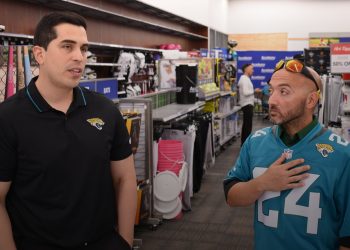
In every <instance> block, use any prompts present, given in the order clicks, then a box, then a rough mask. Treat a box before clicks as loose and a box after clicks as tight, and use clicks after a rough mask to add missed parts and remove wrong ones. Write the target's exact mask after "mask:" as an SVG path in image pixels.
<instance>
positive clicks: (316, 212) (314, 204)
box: [253, 167, 322, 234]
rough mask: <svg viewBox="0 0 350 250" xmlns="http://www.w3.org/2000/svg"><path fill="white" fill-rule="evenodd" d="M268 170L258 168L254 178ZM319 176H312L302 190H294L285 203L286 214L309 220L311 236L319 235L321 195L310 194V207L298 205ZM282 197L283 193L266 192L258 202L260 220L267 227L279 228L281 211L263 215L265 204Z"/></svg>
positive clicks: (308, 226) (254, 171) (255, 170)
mask: <svg viewBox="0 0 350 250" xmlns="http://www.w3.org/2000/svg"><path fill="white" fill-rule="evenodd" d="M266 170H267V168H261V167H256V168H254V170H253V176H254V178H256V177H258V176H260V175H262V174H263V173H264V172H265V171H266ZM318 177H319V175H317V174H310V175H309V177H308V178H307V179H306V180H305V185H304V186H303V187H300V188H294V189H292V190H291V191H290V193H289V194H288V195H287V196H286V199H285V203H284V213H285V214H290V215H298V216H303V217H306V218H307V228H306V232H307V233H309V234H317V228H318V220H319V219H320V218H321V214H322V208H320V207H319V206H320V194H319V193H314V192H310V196H309V206H301V205H297V201H298V200H299V199H300V198H301V196H302V195H303V194H304V193H305V192H306V191H307V189H308V188H309V187H310V186H311V185H312V183H314V182H315V181H316V180H317V178H318ZM280 195H281V192H271V191H267V192H265V193H264V194H263V195H262V196H261V197H260V198H259V200H258V220H259V221H260V222H262V223H264V225H265V226H269V227H274V228H277V226H278V214H279V211H276V210H269V211H268V214H267V215H265V214H264V213H263V202H264V201H266V200H269V199H272V198H275V197H278V196H280Z"/></svg>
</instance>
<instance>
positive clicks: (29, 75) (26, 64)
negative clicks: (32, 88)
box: [23, 46, 33, 86]
mask: <svg viewBox="0 0 350 250" xmlns="http://www.w3.org/2000/svg"><path fill="white" fill-rule="evenodd" d="M23 54H24V75H25V81H26V86H28V84H29V83H30V81H31V79H32V77H33V74H32V70H31V68H30V59H29V52H28V46H23Z"/></svg>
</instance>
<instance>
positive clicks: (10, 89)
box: [5, 45, 15, 99]
mask: <svg viewBox="0 0 350 250" xmlns="http://www.w3.org/2000/svg"><path fill="white" fill-rule="evenodd" d="M13 50H14V49H13V46H12V45H10V46H9V47H8V60H7V75H6V85H5V99H6V98H9V97H11V96H12V95H13V94H14V93H15V82H14V79H13V76H14V68H13V54H14V52H13Z"/></svg>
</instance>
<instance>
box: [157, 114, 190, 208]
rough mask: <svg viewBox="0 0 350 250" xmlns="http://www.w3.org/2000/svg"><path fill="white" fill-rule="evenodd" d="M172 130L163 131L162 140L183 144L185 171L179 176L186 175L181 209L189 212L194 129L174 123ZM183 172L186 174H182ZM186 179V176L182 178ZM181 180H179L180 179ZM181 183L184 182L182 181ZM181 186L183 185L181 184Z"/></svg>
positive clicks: (181, 123) (187, 125) (186, 124)
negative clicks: (176, 141) (177, 141)
mask: <svg viewBox="0 0 350 250" xmlns="http://www.w3.org/2000/svg"><path fill="white" fill-rule="evenodd" d="M172 126H173V127H174V128H173V129H165V130H164V132H163V133H162V135H161V136H162V139H164V140H179V141H181V142H182V144H183V153H184V156H185V161H186V163H187V164H186V165H185V169H184V168H182V169H181V171H180V173H179V176H180V175H188V177H187V179H188V180H187V181H186V186H185V189H184V190H183V192H184V193H183V197H182V203H183V209H184V210H191V199H190V198H191V197H192V196H193V154H194V142H195V139H196V127H195V125H190V124H188V123H186V121H184V122H176V123H174V124H173V125H172ZM183 172H187V174H186V173H183ZM184 177H185V178H186V176H184ZM180 179H181V178H180ZM182 181H185V180H184V179H182ZM183 185H185V184H184V183H183Z"/></svg>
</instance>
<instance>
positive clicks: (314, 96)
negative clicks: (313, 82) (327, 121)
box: [307, 91, 320, 108]
mask: <svg viewBox="0 0 350 250" xmlns="http://www.w3.org/2000/svg"><path fill="white" fill-rule="evenodd" d="M319 99H320V92H319V91H316V92H312V93H310V94H309V96H308V98H307V105H308V106H310V108H313V107H315V106H316V105H317V103H318V101H319Z"/></svg>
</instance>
